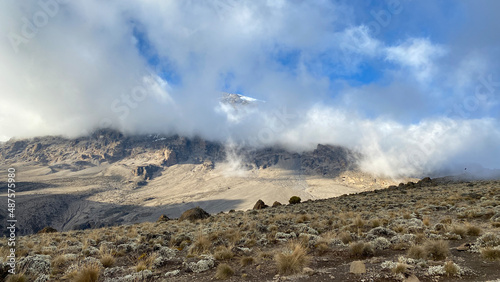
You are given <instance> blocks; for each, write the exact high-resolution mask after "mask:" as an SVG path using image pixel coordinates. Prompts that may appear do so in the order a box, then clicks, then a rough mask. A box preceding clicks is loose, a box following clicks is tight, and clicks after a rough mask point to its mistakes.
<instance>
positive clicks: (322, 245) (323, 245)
mask: <svg viewBox="0 0 500 282" xmlns="http://www.w3.org/2000/svg"><path fill="white" fill-rule="evenodd" d="M316 250H318V253H319V255H320V256H322V255H324V254H326V253H328V251H329V250H330V246H328V243H327V242H319V243H318V244H316Z"/></svg>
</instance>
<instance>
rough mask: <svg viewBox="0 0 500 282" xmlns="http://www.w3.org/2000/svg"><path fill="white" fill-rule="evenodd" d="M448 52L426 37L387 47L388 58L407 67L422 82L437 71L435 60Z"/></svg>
mask: <svg viewBox="0 0 500 282" xmlns="http://www.w3.org/2000/svg"><path fill="white" fill-rule="evenodd" d="M445 54H446V49H445V48H444V47H443V46H440V45H438V44H432V42H431V41H430V40H429V39H426V38H410V39H408V40H407V41H405V42H403V43H401V44H400V45H397V46H393V47H387V48H386V59H387V60H389V61H393V62H395V63H397V64H400V65H401V66H403V67H407V68H409V69H410V70H411V72H412V73H413V74H414V75H415V76H416V78H417V79H418V80H419V81H421V82H426V81H427V80H429V79H431V77H432V75H433V74H434V73H435V72H436V71H437V69H436V68H437V67H436V64H435V60H436V59H438V58H440V57H442V56H443V55H445Z"/></svg>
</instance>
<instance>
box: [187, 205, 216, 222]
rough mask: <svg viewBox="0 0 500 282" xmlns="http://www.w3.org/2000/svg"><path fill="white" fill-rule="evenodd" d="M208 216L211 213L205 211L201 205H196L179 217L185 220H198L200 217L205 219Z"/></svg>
mask: <svg viewBox="0 0 500 282" xmlns="http://www.w3.org/2000/svg"><path fill="white" fill-rule="evenodd" d="M208 217H210V214H209V213H208V212H206V211H204V210H203V209H202V208H200V207H196V208H192V209H189V210H187V211H185V212H184V213H182V215H181V216H180V217H179V221H183V220H190V221H196V220H198V219H205V218H208Z"/></svg>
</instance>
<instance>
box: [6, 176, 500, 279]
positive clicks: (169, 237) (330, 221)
mask: <svg viewBox="0 0 500 282" xmlns="http://www.w3.org/2000/svg"><path fill="white" fill-rule="evenodd" d="M290 200H292V199H290ZM499 200H500V182H499V181H475V182H453V181H449V180H446V179H429V178H426V179H422V180H421V181H418V182H409V183H407V184H401V185H399V186H398V187H396V186H392V187H389V188H387V189H382V190H375V191H367V192H361V193H357V194H352V195H342V196H339V197H335V198H330V199H322V200H315V201H311V200H309V201H302V202H300V203H297V202H298V201H297V200H295V201H292V202H293V203H294V204H288V202H282V204H281V205H280V204H278V203H274V204H273V205H272V207H266V208H263V205H256V206H255V209H253V210H247V211H241V210H239V211H229V212H227V213H219V214H212V215H208V214H207V213H205V212H204V211H203V210H200V209H199V208H195V209H192V210H189V211H186V212H185V213H184V214H183V215H182V216H181V217H180V218H179V219H169V218H168V217H165V216H163V217H161V218H160V219H159V220H158V222H148V223H140V224H126V225H120V226H115V227H106V228H101V229H93V230H83V231H82V230H78V231H68V232H54V230H51V229H44V230H43V231H42V232H41V233H40V234H35V235H30V236H23V237H20V238H18V249H17V259H18V263H17V271H18V273H20V274H19V275H17V276H13V277H12V278H8V279H12V280H7V281H20V280H19V279H27V280H28V281H40V282H42V281H106V282H112V281H123V282H125V281H213V280H228V281H342V282H343V281H381V282H382V281H407V282H409V281H429V282H430V281H498V279H500V273H499V272H498V266H499V264H498V262H499V261H500V209H499V207H500V206H499V205H498V203H499ZM271 203H272V202H266V204H268V205H271ZM0 253H1V254H2V255H1V256H0V258H1V259H3V258H5V257H6V256H7V255H8V254H9V253H10V251H9V247H8V246H7V238H4V239H1V240H0ZM1 259H0V278H4V279H5V277H6V275H7V272H6V271H7V270H8V268H9V265H8V264H7V262H6V261H5V259H4V260H3V262H2V261H1ZM16 279H17V280H16Z"/></svg>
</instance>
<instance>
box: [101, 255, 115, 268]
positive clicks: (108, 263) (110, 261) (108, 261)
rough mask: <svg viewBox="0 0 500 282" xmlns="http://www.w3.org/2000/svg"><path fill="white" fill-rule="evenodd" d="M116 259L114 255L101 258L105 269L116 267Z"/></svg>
mask: <svg viewBox="0 0 500 282" xmlns="http://www.w3.org/2000/svg"><path fill="white" fill-rule="evenodd" d="M115 262H116V259H115V257H114V256H113V255H112V254H106V255H104V256H102V257H101V263H102V266H104V267H105V268H108V267H112V266H113V265H115Z"/></svg>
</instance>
